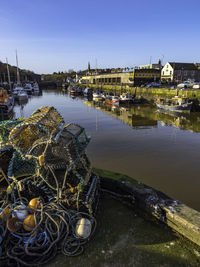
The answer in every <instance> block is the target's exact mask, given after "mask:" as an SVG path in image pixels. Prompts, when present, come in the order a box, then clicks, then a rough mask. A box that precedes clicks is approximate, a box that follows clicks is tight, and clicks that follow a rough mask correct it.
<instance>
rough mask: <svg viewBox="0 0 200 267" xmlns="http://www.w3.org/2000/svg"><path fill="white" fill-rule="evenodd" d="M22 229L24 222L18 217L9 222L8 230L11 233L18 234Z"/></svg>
mask: <svg viewBox="0 0 200 267" xmlns="http://www.w3.org/2000/svg"><path fill="white" fill-rule="evenodd" d="M21 227H22V221H21V220H20V219H19V218H17V217H13V218H10V219H9V220H8V222H7V228H8V230H9V231H10V232H17V231H19V230H20V229H21Z"/></svg>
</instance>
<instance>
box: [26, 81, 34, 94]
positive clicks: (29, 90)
mask: <svg viewBox="0 0 200 267" xmlns="http://www.w3.org/2000/svg"><path fill="white" fill-rule="evenodd" d="M24 91H26V92H27V94H32V91H33V87H32V85H31V84H30V83H26V84H25V85H24Z"/></svg>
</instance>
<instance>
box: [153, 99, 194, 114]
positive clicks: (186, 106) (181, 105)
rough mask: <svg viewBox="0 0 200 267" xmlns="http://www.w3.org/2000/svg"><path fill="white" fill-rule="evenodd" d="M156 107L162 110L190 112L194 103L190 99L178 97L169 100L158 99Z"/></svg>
mask: <svg viewBox="0 0 200 267" xmlns="http://www.w3.org/2000/svg"><path fill="white" fill-rule="evenodd" d="M156 106H157V108H158V109H161V110H168V111H176V112H190V111H191V109H192V106H193V102H192V101H191V100H190V99H189V98H186V97H178V96H176V97H173V98H172V99H169V100H166V99H160V98H158V99H157V100H156Z"/></svg>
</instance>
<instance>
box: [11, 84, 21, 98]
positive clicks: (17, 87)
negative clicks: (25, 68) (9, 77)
mask: <svg viewBox="0 0 200 267" xmlns="http://www.w3.org/2000/svg"><path fill="white" fill-rule="evenodd" d="M23 89H24V88H23V87H22V86H19V85H16V86H15V87H14V89H13V92H12V94H13V96H14V98H18V93H19V92H20V91H22V90H23Z"/></svg>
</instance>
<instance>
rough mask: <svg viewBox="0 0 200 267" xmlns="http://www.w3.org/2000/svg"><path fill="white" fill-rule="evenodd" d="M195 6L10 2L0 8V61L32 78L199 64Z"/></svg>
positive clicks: (87, 0)
mask: <svg viewBox="0 0 200 267" xmlns="http://www.w3.org/2000/svg"><path fill="white" fill-rule="evenodd" d="M199 17H200V1H199V0H191V1H180V0H173V1H172V0H168V1H162V0H151V1H150V0H139V1H134V0H124V1H119V0H106V1H105V0H101V1H95V0H93V1H92V0H84V1H83V0H82V1H81V0H76V1H68V0H57V1H55V0H54V1H52V0H34V1H30V0H26V1H25V0H10V1H1V4H0V25H1V29H0V60H1V61H3V62H5V58H6V57H7V58H8V61H9V63H10V64H11V65H16V63H15V50H16V49H17V51H18V57H19V67H20V68H24V69H29V70H33V71H34V72H36V73H52V72H53V71H68V69H75V70H81V69H86V68H87V63H88V61H90V63H91V67H94V68H95V65H96V62H97V67H98V68H105V67H127V66H128V67H134V66H138V65H141V64H148V63H149V62H150V58H151V60H152V62H157V61H158V59H159V58H161V59H163V63H165V62H166V61H180V62H200V54H199V52H200V49H199V47H200V45H199V44H200V34H199V32H200V19H199Z"/></svg>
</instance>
